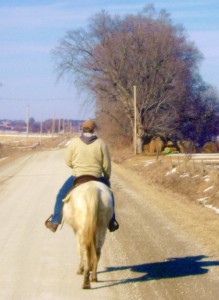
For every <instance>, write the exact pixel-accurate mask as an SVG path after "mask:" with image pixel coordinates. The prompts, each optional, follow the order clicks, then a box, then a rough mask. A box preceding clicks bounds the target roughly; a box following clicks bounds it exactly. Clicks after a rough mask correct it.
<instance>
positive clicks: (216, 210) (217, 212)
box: [205, 204, 219, 214]
mask: <svg viewBox="0 0 219 300" xmlns="http://www.w3.org/2000/svg"><path fill="white" fill-rule="evenodd" d="M205 207H207V208H209V209H212V210H214V211H215V213H216V214H219V208H217V207H214V206H213V205H211V204H205Z"/></svg>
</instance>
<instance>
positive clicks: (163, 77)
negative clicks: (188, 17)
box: [53, 6, 203, 152]
mask: <svg viewBox="0 0 219 300" xmlns="http://www.w3.org/2000/svg"><path fill="white" fill-rule="evenodd" d="M53 54H54V57H55V62H56V66H57V69H58V72H59V74H60V76H61V75H63V74H70V75H71V74H74V75H76V78H77V79H78V81H79V82H80V83H81V84H82V86H83V87H85V88H87V89H89V90H90V91H91V92H92V93H93V95H94V98H95V100H96V104H97V105H96V107H97V112H98V115H99V116H103V114H105V115H106V116H107V117H108V118H109V117H111V119H112V120H113V122H116V123H117V124H118V128H119V129H120V131H121V132H123V133H124V134H129V135H132V131H133V130H134V102H133V86H136V87H137V133H138V138H139V141H140V143H138V145H139V149H138V152H140V151H141V148H142V142H143V137H144V136H145V135H154V134H158V133H167V132H168V133H171V132H177V131H180V127H181V121H182V119H183V118H185V117H186V115H188V114H189V112H188V109H189V110H190V109H191V110H194V107H195V106H197V105H198V106H199V104H200V102H201V100H200V97H197V95H199V96H200V91H199V90H198V92H197V91H196V92H195V87H197V86H199V89H200V84H198V83H199V76H197V74H198V66H199V62H200V59H201V55H200V53H199V51H198V50H197V49H196V47H195V46H194V45H193V43H191V42H190V41H189V40H188V39H187V37H186V35H185V33H184V30H183V28H182V27H180V26H175V25H173V24H172V23H171V20H170V18H169V15H168V14H167V13H166V12H165V11H160V12H158V13H156V11H155V10H154V8H153V7H152V6H150V7H147V8H145V9H144V10H143V11H142V12H141V13H139V14H137V15H128V16H125V17H123V18H121V17H119V16H110V15H109V14H108V13H106V12H105V11H102V12H101V13H99V14H97V15H95V16H94V17H93V18H92V19H91V20H90V22H89V25H88V27H87V28H86V30H85V29H79V30H72V31H69V32H68V33H67V34H66V36H65V37H64V39H63V40H62V41H61V42H60V44H59V45H58V46H57V47H56V49H55V50H54V52H53ZM202 87H203V86H202ZM194 98H195V99H194ZM202 100H203V99H202ZM195 101H196V102H195ZM188 103H189V105H188ZM194 103H196V104H194ZM190 113H191V112H190Z"/></svg>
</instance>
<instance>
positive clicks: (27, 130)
mask: <svg viewBox="0 0 219 300" xmlns="http://www.w3.org/2000/svg"><path fill="white" fill-rule="evenodd" d="M26 114H27V115H26V123H27V125H26V136H27V144H28V136H29V105H28V104H27V111H26Z"/></svg>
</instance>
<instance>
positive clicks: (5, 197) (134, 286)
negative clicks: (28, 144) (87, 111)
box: [0, 150, 219, 300]
mask: <svg viewBox="0 0 219 300" xmlns="http://www.w3.org/2000/svg"><path fill="white" fill-rule="evenodd" d="M70 175H71V170H70V169H68V168H67V167H66V166H65V164H64V150H53V151H44V152H39V153H33V154H29V155H26V156H23V157H20V158H18V159H17V160H15V161H12V162H10V163H8V164H4V166H2V167H0V227H1V229H0V249H1V251H0V266H1V267H0V299H1V300H34V299H37V300H50V299H51V300H70V299H76V300H83V299H86V300H87V299H95V300H103V299H104V300H107V299H110V300H114V299H115V300H120V299H121V300H123V299H139V300H140V299H144V300H145V299H148V300H153V299H155V300H160V299H162V300H163V299H165V300H178V299H183V300H190V299H199V300H201V299H206V300H207V299H208V300H211V299H212V300H213V299H214V300H215V299H219V284H218V282H219V260H218V257H217V255H216V254H215V253H217V249H216V251H214V252H211V251H210V250H209V249H208V247H206V245H204V242H203V241H202V239H199V238H198V236H197V232H196V234H194V235H193V234H192V233H190V230H189V229H191V227H192V226H193V227H195V223H193V225H191V226H190V224H192V223H191V219H194V217H192V214H193V213H194V211H193V212H191V215H189V214H188V213H187V214H185V213H186V209H188V207H187V208H186V209H184V208H183V206H180V204H179V203H177V202H175V201H172V205H171V208H170V207H167V205H166V204H165V205H164V204H162V203H164V202H162V201H161V198H162V199H163V200H166V202H165V203H167V201H168V203H171V199H169V198H168V197H169V196H168V195H164V194H162V193H161V192H160V191H157V192H154V190H153V188H152V187H150V186H148V185H147V184H146V183H145V182H144V180H143V179H142V178H139V177H138V176H137V175H136V174H134V173H132V172H131V171H130V170H124V169H123V168H122V167H121V166H119V165H113V176H112V180H111V181H112V187H113V190H114V193H115V199H116V212H117V219H118V221H119V223H120V230H118V231H117V232H114V233H109V232H108V234H107V237H106V242H105V244H104V246H103V253H102V257H101V260H100V264H99V268H98V271H99V272H98V278H99V282H98V283H93V284H92V289H91V290H82V289H81V285H82V277H81V276H78V275H76V270H77V265H78V254H77V251H76V245H75V238H74V235H73V232H72V230H71V229H70V228H69V227H68V226H67V225H64V226H63V227H62V229H61V230H58V231H57V232H56V233H52V232H50V231H49V230H48V229H46V228H45V226H44V221H45V219H46V218H47V217H48V216H49V215H50V214H51V213H52V210H53V206H54V201H55V196H56V193H57V191H58V189H59V188H60V186H61V185H62V183H63V182H64V180H65V179H66V178H67V177H68V176H70ZM167 198H168V199H167ZM193 208H194V207H193V206H191V209H193ZM174 209H175V212H174ZM199 210H200V211H199ZM200 212H201V213H202V212H203V208H199V207H198V213H200ZM211 214H212V215H211ZM211 214H210V213H209V214H208V215H207V217H206V218H207V219H208V223H209V222H210V221H211V219H210V218H211V216H213V213H211ZM185 216H187V217H185ZM206 218H205V220H206ZM214 218H215V217H213V219H212V220H214ZM218 218H219V217H218ZM177 220H180V222H178V221H177ZM182 220H183V223H184V225H185V226H180V224H179V223H182ZM200 220H202V219H200ZM194 222H195V221H194ZM202 223H203V222H202ZM202 225H203V224H202ZM215 234H218V229H217V232H216V233H215ZM196 237H197V238H196ZM202 242H203V243H202Z"/></svg>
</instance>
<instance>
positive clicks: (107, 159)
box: [102, 143, 111, 180]
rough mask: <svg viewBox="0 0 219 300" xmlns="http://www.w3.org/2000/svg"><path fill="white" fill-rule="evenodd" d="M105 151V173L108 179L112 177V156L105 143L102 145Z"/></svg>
mask: <svg viewBox="0 0 219 300" xmlns="http://www.w3.org/2000/svg"><path fill="white" fill-rule="evenodd" d="M102 151H103V174H104V177H105V178H106V179H108V180H109V179H110V175H111V157H110V154H109V150H108V147H107V145H106V144H105V143H103V146H102Z"/></svg>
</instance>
